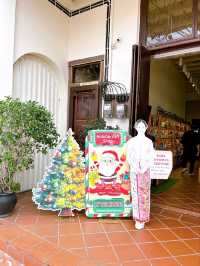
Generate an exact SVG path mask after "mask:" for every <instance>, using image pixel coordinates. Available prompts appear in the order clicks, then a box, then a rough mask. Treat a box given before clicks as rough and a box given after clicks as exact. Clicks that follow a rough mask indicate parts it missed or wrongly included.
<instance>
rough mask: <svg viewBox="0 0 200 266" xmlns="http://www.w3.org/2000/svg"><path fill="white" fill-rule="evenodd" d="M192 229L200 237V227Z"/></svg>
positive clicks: (192, 227)
mask: <svg viewBox="0 0 200 266" xmlns="http://www.w3.org/2000/svg"><path fill="white" fill-rule="evenodd" d="M190 229H191V230H192V231H193V232H195V233H196V234H198V235H199V236H200V226H191V227H190Z"/></svg>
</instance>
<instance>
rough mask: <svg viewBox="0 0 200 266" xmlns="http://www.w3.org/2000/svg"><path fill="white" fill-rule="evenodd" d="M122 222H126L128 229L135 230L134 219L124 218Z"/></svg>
mask: <svg viewBox="0 0 200 266" xmlns="http://www.w3.org/2000/svg"><path fill="white" fill-rule="evenodd" d="M122 223H123V224H124V226H125V227H126V229H127V230H135V227H134V224H135V222H134V221H133V220H122Z"/></svg>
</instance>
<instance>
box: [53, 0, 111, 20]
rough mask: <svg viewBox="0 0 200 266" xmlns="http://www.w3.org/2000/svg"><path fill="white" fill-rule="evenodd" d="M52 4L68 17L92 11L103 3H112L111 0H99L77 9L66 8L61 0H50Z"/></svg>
mask: <svg viewBox="0 0 200 266" xmlns="http://www.w3.org/2000/svg"><path fill="white" fill-rule="evenodd" d="M48 1H49V2H50V3H51V4H52V5H54V6H55V7H57V8H58V9H59V10H60V11H62V12H63V13H64V14H65V15H67V16H68V17H70V18H71V17H74V16H77V15H79V14H82V13H84V12H87V11H90V10H92V9H94V8H97V7H100V6H103V5H108V6H110V5H111V0H101V1H97V2H95V3H93V4H89V5H86V6H83V7H81V8H78V9H75V10H70V9H68V8H66V7H65V6H63V5H62V4H61V3H60V2H59V1H57V0H48Z"/></svg>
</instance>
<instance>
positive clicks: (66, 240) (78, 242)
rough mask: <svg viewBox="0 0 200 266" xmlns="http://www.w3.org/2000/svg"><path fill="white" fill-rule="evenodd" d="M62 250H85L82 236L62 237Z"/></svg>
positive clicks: (60, 244) (60, 243) (60, 242)
mask: <svg viewBox="0 0 200 266" xmlns="http://www.w3.org/2000/svg"><path fill="white" fill-rule="evenodd" d="M59 246H60V248H66V249H70V248H83V247H84V242H83V237H82V236H80V235H68V236H60V241H59Z"/></svg>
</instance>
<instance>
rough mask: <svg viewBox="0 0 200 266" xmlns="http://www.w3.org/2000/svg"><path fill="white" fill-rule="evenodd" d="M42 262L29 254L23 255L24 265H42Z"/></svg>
mask: <svg viewBox="0 0 200 266" xmlns="http://www.w3.org/2000/svg"><path fill="white" fill-rule="evenodd" d="M43 264H44V263H43V262H42V261H40V260H38V259H37V258H35V257H33V256H30V255H25V256H24V265H25V266H43Z"/></svg>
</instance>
